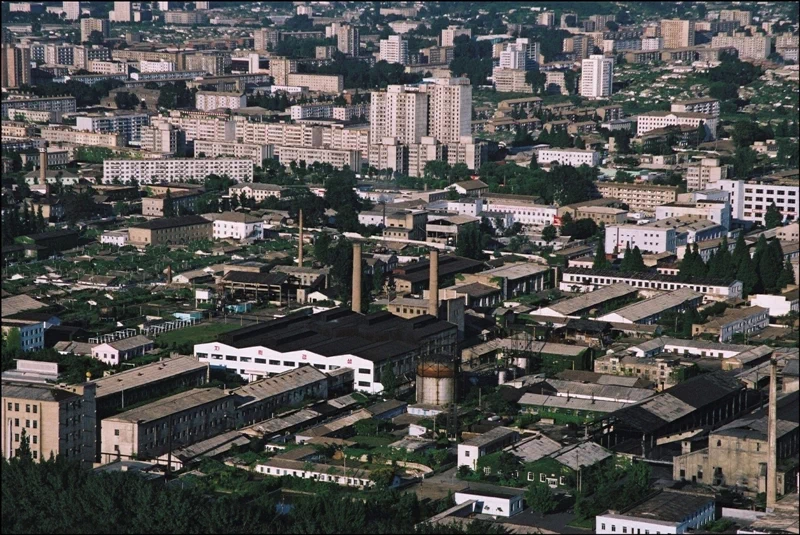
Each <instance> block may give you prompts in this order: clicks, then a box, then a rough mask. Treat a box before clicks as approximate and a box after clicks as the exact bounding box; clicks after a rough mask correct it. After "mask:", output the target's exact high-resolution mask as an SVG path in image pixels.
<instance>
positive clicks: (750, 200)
mask: <svg viewBox="0 0 800 535" xmlns="http://www.w3.org/2000/svg"><path fill="white" fill-rule="evenodd" d="M708 187H709V188H714V189H721V190H723V191H727V192H729V193H730V199H731V215H732V217H733V218H734V219H739V220H742V221H754V222H758V223H764V216H765V215H766V213H767V208H769V206H770V205H771V204H772V203H775V206H777V207H778V209H779V210H780V212H781V215H783V217H784V219H786V218H788V219H791V220H793V221H796V220H797V218H798V208H797V205H798V195H800V192H798V188H797V180H796V179H795V180H794V181H792V180H785V181H783V180H774V181H768V180H762V181H755V180H754V181H747V182H745V181H744V180H719V181H717V182H714V183H713V184H709V186H708Z"/></svg>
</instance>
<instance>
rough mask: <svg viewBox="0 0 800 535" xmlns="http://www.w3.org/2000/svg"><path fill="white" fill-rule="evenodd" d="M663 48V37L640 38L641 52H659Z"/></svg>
mask: <svg viewBox="0 0 800 535" xmlns="http://www.w3.org/2000/svg"><path fill="white" fill-rule="evenodd" d="M662 48H664V38H663V37H643V38H642V48H641V50H644V51H649V50H661V49H662Z"/></svg>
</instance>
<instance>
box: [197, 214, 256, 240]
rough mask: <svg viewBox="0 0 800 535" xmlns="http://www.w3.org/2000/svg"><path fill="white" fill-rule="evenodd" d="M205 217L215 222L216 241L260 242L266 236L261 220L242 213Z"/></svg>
mask: <svg viewBox="0 0 800 535" xmlns="http://www.w3.org/2000/svg"><path fill="white" fill-rule="evenodd" d="M203 217H205V218H206V219H210V220H211V221H213V222H214V234H213V236H214V239H215V240H221V239H224V238H231V239H234V240H244V239H248V238H252V239H257V240H260V239H262V238H263V236H264V223H263V221H262V220H261V219H259V218H257V217H254V216H251V215H248V214H243V213H241V212H223V213H221V214H206V215H204V216H203Z"/></svg>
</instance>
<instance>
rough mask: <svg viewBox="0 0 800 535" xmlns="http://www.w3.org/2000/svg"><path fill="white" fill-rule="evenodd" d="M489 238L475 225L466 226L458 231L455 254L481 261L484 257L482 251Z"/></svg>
mask: <svg viewBox="0 0 800 535" xmlns="http://www.w3.org/2000/svg"><path fill="white" fill-rule="evenodd" d="M488 240H489V236H488V235H486V234H484V233H482V232H481V231H480V230H479V228H478V227H477V226H476V225H466V226H464V227H462V228H461V229H460V230H459V231H458V241H457V242H456V254H457V255H458V256H464V257H466V258H472V259H475V260H483V259H484V257H485V256H486V255H485V254H484V253H483V249H484V247H485V246H486V243H487V242H488Z"/></svg>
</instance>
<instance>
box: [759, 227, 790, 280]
mask: <svg viewBox="0 0 800 535" xmlns="http://www.w3.org/2000/svg"><path fill="white" fill-rule="evenodd" d="M762 236H763V234H762ZM783 266H784V260H783V248H782V247H781V242H780V241H779V240H772V241H771V242H769V244H768V245H767V247H766V250H765V251H764V252H763V254H761V255H760V256H759V259H758V266H757V269H758V279H759V287H760V289H762V290H763V291H765V292H767V293H774V292H777V291H778V290H779V289H780V288H778V279H779V278H780V276H781V271H783Z"/></svg>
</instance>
